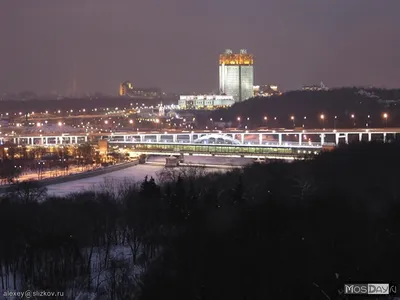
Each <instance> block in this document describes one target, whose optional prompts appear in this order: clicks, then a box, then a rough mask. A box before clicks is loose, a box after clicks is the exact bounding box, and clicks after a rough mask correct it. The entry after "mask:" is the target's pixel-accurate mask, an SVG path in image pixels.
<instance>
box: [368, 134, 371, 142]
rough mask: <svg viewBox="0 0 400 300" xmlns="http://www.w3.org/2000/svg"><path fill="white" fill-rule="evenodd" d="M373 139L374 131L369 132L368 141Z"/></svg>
mask: <svg viewBox="0 0 400 300" xmlns="http://www.w3.org/2000/svg"><path fill="white" fill-rule="evenodd" d="M370 141H372V133H371V132H368V142H370Z"/></svg>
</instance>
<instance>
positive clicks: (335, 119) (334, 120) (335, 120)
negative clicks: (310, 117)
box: [333, 116, 337, 129]
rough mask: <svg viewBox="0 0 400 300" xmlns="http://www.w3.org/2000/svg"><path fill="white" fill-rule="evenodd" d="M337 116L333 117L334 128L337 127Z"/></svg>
mask: <svg viewBox="0 0 400 300" xmlns="http://www.w3.org/2000/svg"><path fill="white" fill-rule="evenodd" d="M336 122H337V116H335V118H334V119H333V129H336Z"/></svg>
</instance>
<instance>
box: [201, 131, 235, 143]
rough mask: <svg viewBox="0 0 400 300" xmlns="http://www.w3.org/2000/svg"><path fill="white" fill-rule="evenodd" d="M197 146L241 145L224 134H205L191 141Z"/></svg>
mask: <svg viewBox="0 0 400 300" xmlns="http://www.w3.org/2000/svg"><path fill="white" fill-rule="evenodd" d="M193 142H194V143H198V144H233V145H241V144H242V143H241V142H240V141H238V140H237V139H234V138H232V137H230V136H229V135H226V134H216V133H214V134H207V135H203V136H202V137H199V138H198V139H196V140H194V141H193Z"/></svg>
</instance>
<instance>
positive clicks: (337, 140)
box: [335, 133, 339, 145]
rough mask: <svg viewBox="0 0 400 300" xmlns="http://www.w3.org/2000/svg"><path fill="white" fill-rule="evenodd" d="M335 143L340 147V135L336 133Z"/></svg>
mask: <svg viewBox="0 0 400 300" xmlns="http://www.w3.org/2000/svg"><path fill="white" fill-rule="evenodd" d="M335 143H336V145H339V133H335Z"/></svg>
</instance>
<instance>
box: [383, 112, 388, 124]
mask: <svg viewBox="0 0 400 300" xmlns="http://www.w3.org/2000/svg"><path fill="white" fill-rule="evenodd" d="M388 117H389V115H388V114H387V113H384V114H383V119H384V120H385V127H387V120H388Z"/></svg>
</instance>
